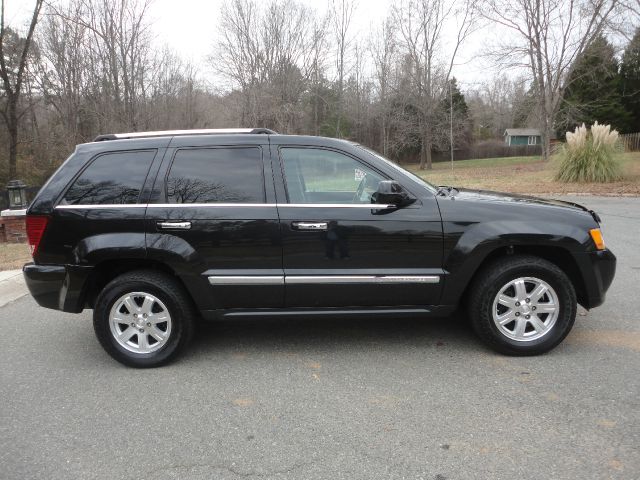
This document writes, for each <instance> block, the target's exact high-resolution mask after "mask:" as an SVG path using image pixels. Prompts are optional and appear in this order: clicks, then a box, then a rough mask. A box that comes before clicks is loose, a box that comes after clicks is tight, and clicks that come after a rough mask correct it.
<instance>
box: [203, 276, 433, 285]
mask: <svg viewBox="0 0 640 480" xmlns="http://www.w3.org/2000/svg"><path fill="white" fill-rule="evenodd" d="M208 279H209V283H210V284H211V285H318V284H357V283H366V284H389V283H391V284H392V283H439V282H440V276H438V275H288V276H284V275H211V276H209V277H208Z"/></svg>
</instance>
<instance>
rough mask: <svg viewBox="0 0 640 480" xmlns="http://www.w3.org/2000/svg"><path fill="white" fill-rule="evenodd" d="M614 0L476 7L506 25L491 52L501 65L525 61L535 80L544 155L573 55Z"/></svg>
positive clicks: (493, 2) (507, 0) (497, 0)
mask: <svg viewBox="0 0 640 480" xmlns="http://www.w3.org/2000/svg"><path fill="white" fill-rule="evenodd" d="M617 4H618V0H485V1H484V2H483V3H482V8H479V12H480V13H481V15H483V16H484V17H485V18H487V19H488V20H490V21H491V22H494V24H497V25H501V26H502V27H504V28H506V29H507V31H508V32H510V34H509V35H507V38H508V40H505V41H504V42H499V43H498V45H497V47H496V48H495V50H494V51H493V52H492V54H493V56H494V58H495V59H496V60H497V62H498V63H499V64H500V65H503V66H507V67H513V66H516V67H526V68H528V69H529V72H530V74H531V78H532V80H533V85H534V91H535V95H536V98H537V109H538V113H539V117H540V118H539V124H540V128H541V131H542V139H543V155H544V158H545V159H548V158H549V157H550V155H551V148H550V145H551V144H550V140H551V136H552V134H553V126H554V121H555V118H556V115H557V113H558V110H559V108H560V104H561V101H562V97H563V94H564V91H565V90H566V88H567V86H568V84H567V80H568V79H569V78H570V77H571V72H572V70H573V68H574V66H575V64H576V60H577V59H578V58H579V57H580V56H581V55H582V54H583V52H584V51H585V49H586V48H587V47H588V46H589V45H590V44H591V42H592V41H593V40H594V39H595V38H597V37H598V36H599V35H601V34H602V32H603V30H604V29H605V28H606V26H607V20H608V19H609V18H610V16H611V15H612V13H613V12H614V10H615V8H616V6H617Z"/></svg>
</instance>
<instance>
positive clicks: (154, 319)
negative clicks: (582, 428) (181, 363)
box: [93, 271, 194, 368]
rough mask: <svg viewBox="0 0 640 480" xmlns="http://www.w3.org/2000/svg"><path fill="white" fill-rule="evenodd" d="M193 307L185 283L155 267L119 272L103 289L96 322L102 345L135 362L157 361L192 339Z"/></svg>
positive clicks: (164, 360) (119, 357) (170, 356)
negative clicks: (151, 269) (183, 286)
mask: <svg viewBox="0 0 640 480" xmlns="http://www.w3.org/2000/svg"><path fill="white" fill-rule="evenodd" d="M193 317H194V312H193V307H192V305H191V302H190V300H189V298H188V297H187V295H186V293H184V290H183V288H182V286H181V285H180V284H179V283H178V282H177V281H176V280H175V279H173V278H171V277H169V276H168V275H164V274H162V273H159V272H154V271H136V272H129V273H126V274H124V275H120V276H119V277H117V278H115V279H114V280H112V281H111V282H109V283H108V284H107V285H106V286H105V287H104V289H103V290H102V291H101V292H100V295H99V296H98V298H97V301H96V305H95V308H94V312H93V326H94V330H95V332H96V336H97V337H98V340H99V341H100V344H101V345H102V347H103V348H104V349H105V350H106V351H107V353H109V355H111V356H112V357H113V358H114V359H116V360H117V361H119V362H120V363H123V364H125V365H128V366H131V367H138V368H144V367H157V366H160V365H163V364H165V363H167V362H169V361H171V360H172V359H173V358H175V356H176V355H177V354H178V353H179V352H180V351H181V350H182V349H183V348H184V347H185V346H186V344H187V343H188V341H189V339H190V337H191V332H192V329H193V326H192V325H193Z"/></svg>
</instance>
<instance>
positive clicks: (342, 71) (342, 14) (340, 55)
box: [331, 0, 356, 137]
mask: <svg viewBox="0 0 640 480" xmlns="http://www.w3.org/2000/svg"><path fill="white" fill-rule="evenodd" d="M355 9H356V4H355V2H354V1H352V0H333V2H332V3H331V21H332V23H333V27H334V29H335V41H336V71H337V75H338V79H337V81H338V92H337V107H336V109H337V112H336V117H337V118H336V137H341V136H342V102H343V94H344V79H345V75H346V70H347V58H348V55H349V49H350V47H351V42H352V39H351V36H350V35H351V34H350V32H349V28H350V26H351V19H352V17H353V14H354V12H355Z"/></svg>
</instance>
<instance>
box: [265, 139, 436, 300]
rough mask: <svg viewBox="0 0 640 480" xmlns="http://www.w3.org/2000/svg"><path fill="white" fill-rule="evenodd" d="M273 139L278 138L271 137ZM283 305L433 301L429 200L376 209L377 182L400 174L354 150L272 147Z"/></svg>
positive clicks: (432, 211) (432, 206) (432, 218)
mask: <svg viewBox="0 0 640 480" xmlns="http://www.w3.org/2000/svg"><path fill="white" fill-rule="evenodd" d="M274 140H276V141H277V139H275V138H274ZM272 155H273V156H274V157H277V159H278V160H277V161H278V163H279V166H280V170H281V172H282V180H283V184H282V186H283V190H284V193H285V196H286V198H285V199H283V200H284V201H281V200H280V198H279V199H278V212H279V215H280V222H281V231H282V240H283V267H284V274H285V305H286V306H287V307H359V306H363V307H371V306H401V305H403V306H404V305H407V306H409V305H413V306H417V305H435V304H437V303H438V302H439V298H440V291H441V282H442V273H443V272H442V269H441V266H442V263H441V261H442V226H441V221H440V213H439V210H438V207H437V204H436V200H435V198H426V197H423V198H422V199H418V201H416V202H415V203H414V204H413V205H410V206H408V207H405V208H400V209H376V208H375V206H374V205H372V204H371V195H372V193H374V192H375V190H376V188H377V185H378V182H379V181H380V180H385V179H386V180H388V179H391V180H399V179H398V178H392V175H390V174H389V173H388V172H387V173H386V174H385V173H383V172H382V171H380V170H377V169H375V168H374V167H373V166H372V165H371V164H368V163H367V162H365V161H363V160H362V158H359V157H358V156H356V155H354V154H353V152H349V153H348V152H346V151H341V150H338V149H329V148H322V147H311V146H302V145H287V144H282V145H279V146H277V145H276V146H274V145H272Z"/></svg>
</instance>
